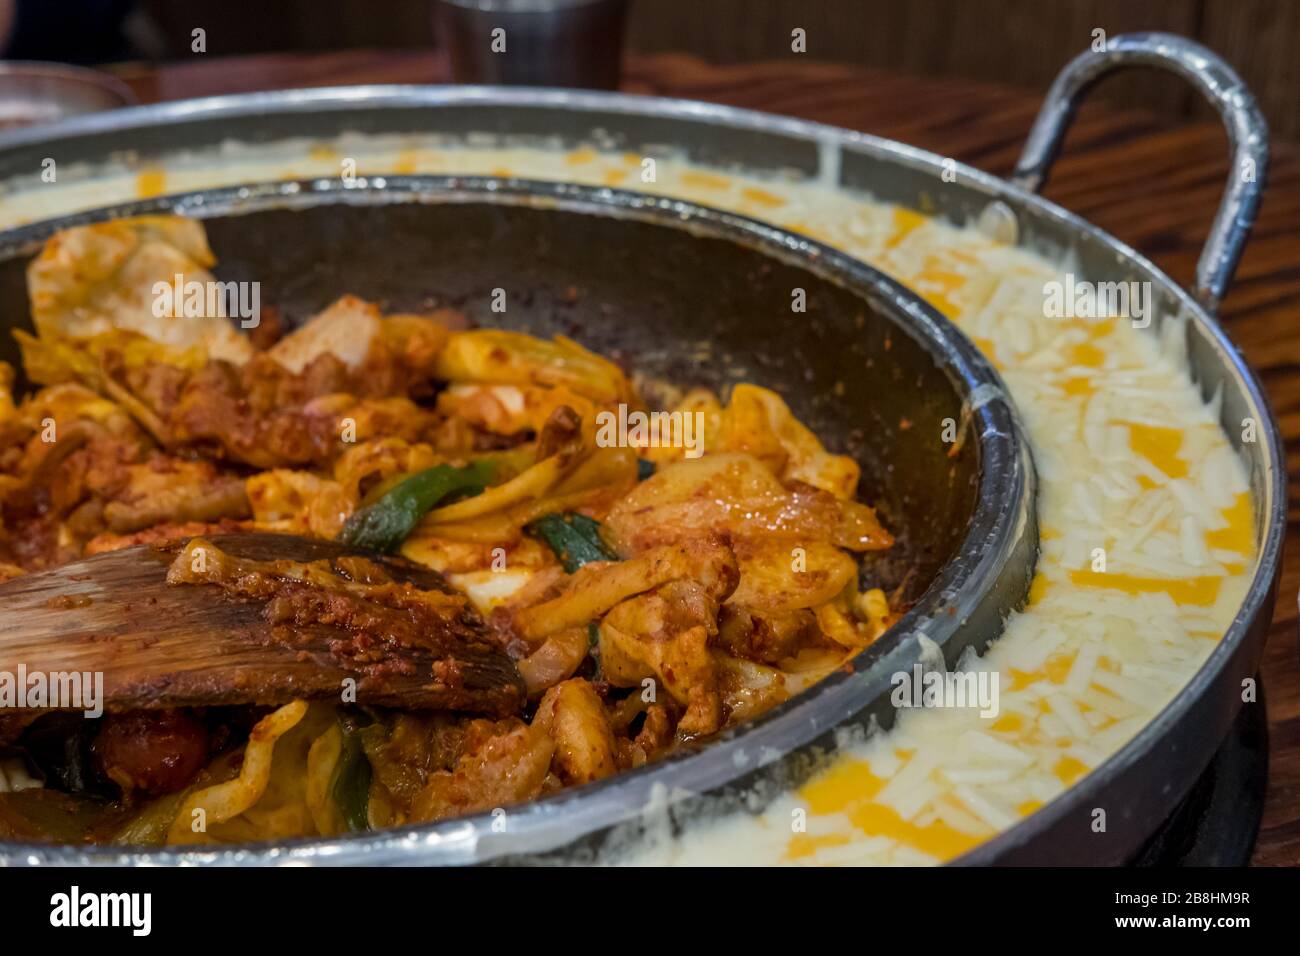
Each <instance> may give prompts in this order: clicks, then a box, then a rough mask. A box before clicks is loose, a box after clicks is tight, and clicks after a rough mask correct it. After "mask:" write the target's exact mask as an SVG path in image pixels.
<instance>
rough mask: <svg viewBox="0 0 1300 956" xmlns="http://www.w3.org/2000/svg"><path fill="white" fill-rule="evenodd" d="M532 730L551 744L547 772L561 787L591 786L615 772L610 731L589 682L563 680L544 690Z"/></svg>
mask: <svg viewBox="0 0 1300 956" xmlns="http://www.w3.org/2000/svg"><path fill="white" fill-rule="evenodd" d="M533 726H534V727H541V728H542V729H544V730H545V731H546V732H547V733H548V734H550V736H551V739H552V740H554V741H555V754H554V756H553V757H552V758H551V768H552V770H553V771H554V772H555V773H556V774H558V775H559V777H560V779H561V780H562V781H563V782H564V783H565V785H567V786H574V785H577V784H582V783H591V782H592V781H593V780H600V779H602V778H604V777H608V776H609V775H610V774H612V773H613V772H614V771H615V770H616V769H617V764H616V762H615V759H614V731H613V730H612V729H611V728H610V725H609V717H608V715H607V714H606V713H605V705H604V704H602V703H601V701H600V698H599V697H598V696H597V695H596V691H595V690H594V689H593V688H592V686H591V684H590V683H589V682H587V681H585V680H581V679H573V680H566V681H564V682H562V683H560V684H556V685H555V686H554V687H552V688H551V689H550V690H548V691H547V692H546V693H545V694H544V695H543V697H542V700H541V703H539V704H538V705H537V715H536V716H535V717H534V718H533Z"/></svg>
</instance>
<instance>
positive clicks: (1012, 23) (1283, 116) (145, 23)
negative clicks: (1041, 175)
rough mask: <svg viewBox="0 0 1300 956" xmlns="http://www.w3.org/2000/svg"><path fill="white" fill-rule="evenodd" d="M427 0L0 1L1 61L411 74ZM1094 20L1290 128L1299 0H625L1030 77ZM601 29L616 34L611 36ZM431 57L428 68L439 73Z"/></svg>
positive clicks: (657, 35)
mask: <svg viewBox="0 0 1300 956" xmlns="http://www.w3.org/2000/svg"><path fill="white" fill-rule="evenodd" d="M461 2H462V3H465V4H472V3H473V2H475V0H461ZM477 2H480V3H489V2H491V0H477ZM497 2H499V3H507V4H509V3H511V2H513V3H515V4H521V3H522V4H524V5H528V4H530V3H531V4H532V5H537V4H538V3H542V4H543V5H545V0H497ZM569 2H570V3H572V0H569ZM561 5H564V4H563V3H562V2H561ZM576 5H578V6H582V5H583V4H582V3H578V4H576ZM434 6H435V4H434V2H433V0H0V38H3V41H2V42H0V51H3V53H2V55H3V56H4V57H5V58H6V59H10V60H14V59H20V60H53V61H61V62H67V63H80V64H110V63H111V64H117V65H118V66H117V68H116V70H115V72H117V73H118V74H119V75H122V76H124V78H126V79H128V81H130V80H131V78H132V77H133V76H136V77H138V76H139V75H140V72H141V71H143V70H146V69H148V68H149V67H151V66H154V65H157V64H165V63H178V62H184V61H187V60H193V59H194V58H195V57H196V56H197V54H196V53H194V52H193V51H192V45H193V42H194V41H193V31H194V30H195V29H196V28H202V30H203V31H204V45H205V48H206V49H205V53H204V55H205V56H207V57H222V56H236V55H248V54H284V53H300V54H301V53H319V52H323V51H342V50H350V51H356V50H372V51H373V50H384V51H393V53H394V55H395V56H396V55H402V56H406V57H407V58H408V59H406V60H405V61H404V62H405V63H406V64H407V67H408V69H406V70H404V71H403V75H402V76H401V77H400V78H401V79H403V80H408V79H409V78H410V77H409V76H408V75H406V74H407V72H409V64H410V60H409V57H410V55H412V54H414V53H415V52H417V51H429V50H435V49H438V48H440V47H442V48H444V55H445V47H446V46H447V42H446V41H447V39H448V38H447V34H448V32H449V29H448V26H447V22H446V20H445V19H444V20H438V18H437V17H435V16H434V15H433V8H434ZM616 6H620V7H621V6H622V4H621V3H618V4H616ZM796 27H797V28H802V29H803V30H804V31H806V48H807V49H806V53H802V54H801V53H796V52H793V51H792V50H791V30H792V29H794V28H796ZM1096 28H1102V29H1105V30H1106V31H1107V33H1108V34H1111V35H1113V34H1117V33H1122V32H1127V31H1133V30H1169V31H1173V32H1176V33H1180V34H1183V35H1185V36H1190V37H1194V38H1196V39H1199V40H1200V41H1201V42H1202V43H1205V44H1206V45H1208V46H1210V47H1211V48H1212V49H1214V50H1216V51H1218V52H1219V53H1220V54H1222V55H1223V56H1224V57H1226V58H1227V59H1228V61H1229V62H1230V63H1232V64H1233V65H1234V66H1235V67H1236V68H1237V69H1238V70H1239V71H1240V72H1241V73H1242V74H1243V76H1244V77H1245V79H1246V81H1247V83H1249V84H1250V85H1251V87H1252V88H1253V89H1254V91H1255V93H1256V94H1257V96H1258V97H1259V99H1260V102H1261V105H1262V107H1263V110H1264V112H1265V114H1266V116H1267V117H1268V120H1269V122H1270V124H1271V126H1272V128H1273V131H1274V134H1275V135H1276V136H1277V137H1278V138H1283V139H1291V140H1296V139H1300V57H1297V56H1296V52H1295V46H1296V42H1297V40H1300V2H1288V0H631V2H630V3H628V4H627V5H626V27H625V32H624V37H625V39H624V49H625V51H626V52H627V53H629V54H632V55H635V54H639V53H662V52H667V51H672V52H678V53H684V54H690V55H693V56H697V57H700V58H703V59H705V60H708V61H712V62H716V63H737V62H750V61H761V60H792V59H796V58H799V57H803V58H804V59H816V60H821V61H832V62H842V63H851V64H854V65H858V66H867V67H875V68H880V69H892V70H900V71H904V72H909V73H916V74H925V75H932V76H944V77H952V78H959V79H961V78H964V79H973V80H980V81H985V82H994V83H1004V84H1011V85H1016V86H1020V87H1025V88H1029V89H1033V90H1038V91H1041V90H1042V89H1044V88H1045V87H1046V86H1047V84H1048V83H1049V82H1050V81H1051V78H1052V76H1053V75H1054V74H1055V72H1056V71H1057V70H1058V69H1059V68H1060V66H1061V65H1062V64H1063V63H1065V62H1066V61H1067V60H1068V59H1069V57H1070V56H1071V55H1073V54H1074V53H1077V52H1079V51H1080V50H1082V49H1084V48H1085V47H1086V46H1087V45H1088V44H1089V43H1090V42H1091V39H1092V31H1093V30H1094V29H1096ZM606 32H608V30H606ZM598 42H601V43H603V44H605V46H606V47H609V48H611V49H612V51H614V52H616V51H617V49H618V47H617V38H616V37H615V38H609V37H604V38H602V39H601V40H600V41H598ZM322 62H328V61H322ZM433 72H434V71H433V70H430V74H431V75H429V77H428V79H429V81H440V80H443V79H445V77H444V76H437V75H433ZM371 79H373V77H371ZM350 81H351V79H350V78H349V77H346V76H341V77H339V78H338V79H337V80H335V81H334V82H350ZM327 82H331V80H330V77H329V76H328V75H325V76H320V77H312V78H311V85H322V84H324V83H327ZM230 83H231V90H232V91H235V90H238V89H243V88H246V86H244V85H241V83H240V78H239V77H238V76H237V75H232V76H231V77H230ZM291 85H307V84H305V83H303V82H302V81H301V80H299V81H298V82H296V83H294V84H291ZM592 85H599V84H592ZM203 92H209V90H204V91H203ZM1099 93H1100V95H1101V97H1102V98H1103V99H1106V98H1109V99H1111V100H1112V101H1114V102H1120V103H1123V104H1124V105H1127V106H1139V107H1148V108H1150V109H1153V110H1155V111H1158V112H1160V113H1161V114H1162V115H1164V116H1166V117H1170V118H1176V117H1180V116H1185V117H1200V116H1202V115H1203V114H1204V110H1205V108H1204V107H1203V106H1202V105H1200V104H1199V102H1197V99H1196V97H1195V95H1194V94H1193V93H1192V91H1191V90H1190V89H1189V88H1188V87H1187V86H1186V85H1184V84H1180V83H1179V82H1177V81H1176V80H1174V79H1172V78H1170V77H1153V76H1151V75H1150V74H1139V75H1137V76H1121V77H1118V78H1116V79H1114V80H1110V81H1107V83H1106V85H1105V86H1104V87H1103V88H1102V89H1101V90H1100V91H1099ZM160 95H167V91H162V93H161V94H160Z"/></svg>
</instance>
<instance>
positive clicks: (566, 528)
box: [526, 512, 618, 574]
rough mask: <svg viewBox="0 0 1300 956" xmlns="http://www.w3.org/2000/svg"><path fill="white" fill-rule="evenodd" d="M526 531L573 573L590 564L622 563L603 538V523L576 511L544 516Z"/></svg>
mask: <svg viewBox="0 0 1300 956" xmlns="http://www.w3.org/2000/svg"><path fill="white" fill-rule="evenodd" d="M526 529H527V530H528V532H529V533H530V534H534V535H536V536H537V537H539V538H541V539H542V540H543V541H545V542H546V544H547V546H548V547H549V548H550V549H551V550H552V551H554V552H555V556H556V557H557V558H559V559H560V561H562V562H563V563H564V570H565V571H566V572H568V573H569V574H572V573H573V572H574V571H576V570H578V568H580V567H582V566H583V565H584V564H586V563H587V562H588V561H617V560H618V555H617V554H615V553H614V552H613V551H611V550H610V549H609V546H608V545H607V544H605V542H604V541H602V540H601V538H600V522H599V521H596V520H595V519H593V518H588V517H587V516H586V515H580V514H574V513H573V512H567V513H565V514H562V515H561V514H550V515H544V516H542V517H541V518H538V519H537V520H536V521H533V522H531V523H529V524H528V525H527V526H526Z"/></svg>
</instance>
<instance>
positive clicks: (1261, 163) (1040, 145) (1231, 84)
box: [1011, 33, 1268, 313]
mask: <svg viewBox="0 0 1300 956" xmlns="http://www.w3.org/2000/svg"><path fill="white" fill-rule="evenodd" d="M1130 66H1149V67H1157V68H1159V69H1162V70H1168V71H1169V72H1170V73H1174V74H1176V75H1178V76H1180V77H1182V78H1183V79H1185V80H1187V81H1188V82H1189V83H1191V84H1192V85H1193V86H1194V87H1196V89H1197V90H1199V91H1200V93H1201V95H1203V96H1204V97H1205V98H1206V99H1207V100H1209V101H1210V103H1211V105H1213V106H1214V108H1215V109H1216V110H1218V111H1219V115H1220V116H1221V117H1222V118H1223V124H1224V126H1226V127H1227V130H1228V145H1229V147H1230V149H1231V150H1232V168H1231V169H1230V170H1229V171H1228V185H1227V188H1226V189H1225V190H1224V194H1223V200H1222V201H1221V202H1220V203H1219V211H1218V213H1216V214H1215V217H1214V224H1213V225H1212V226H1211V227H1210V235H1209V237H1208V238H1207V239H1206V240H1205V246H1204V247H1203V248H1202V250H1201V258H1200V260H1199V261H1198V262H1197V263H1196V288H1195V290H1194V293H1195V295H1196V298H1197V299H1198V300H1199V301H1200V303H1201V304H1202V305H1203V306H1205V308H1206V309H1207V310H1209V311H1210V312H1211V313H1214V312H1216V311H1217V310H1218V306H1219V301H1220V300H1221V299H1222V298H1223V296H1224V294H1225V293H1226V292H1227V291H1228V285H1229V283H1231V282H1232V275H1233V273H1234V272H1235V271H1236V268H1237V261H1238V260H1239V259H1240V258H1241V253H1242V250H1243V249H1244V247H1245V245H1246V239H1247V237H1248V236H1249V235H1250V227H1251V226H1252V225H1254V223H1255V215H1256V214H1257V213H1258V211H1259V200H1260V195H1261V194H1262V193H1263V191H1264V179H1265V175H1266V172H1267V169H1268V124H1267V123H1265V121H1264V117H1263V115H1262V114H1261V113H1260V111H1259V107H1258V106H1256V105H1255V97H1254V95H1253V94H1252V93H1251V92H1250V90H1249V89H1248V88H1247V87H1246V84H1244V83H1243V82H1242V81H1241V77H1239V76H1238V75H1237V73H1236V71H1234V70H1233V69H1232V67H1230V66H1229V65H1228V64H1227V63H1226V62H1224V60H1223V59H1222V58H1221V57H1219V56H1218V55H1217V54H1216V53H1213V52H1211V51H1210V50H1208V49H1206V48H1205V47H1203V46H1201V45H1200V44H1199V43H1194V42H1192V41H1191V40H1188V39H1185V38H1183V37H1179V36H1174V35H1173V34H1170V33H1126V34H1123V35H1121V36H1117V37H1114V38H1113V39H1109V40H1107V41H1106V44H1105V49H1104V50H1101V51H1097V50H1088V51H1087V52H1084V53H1081V54H1079V55H1078V56H1076V57H1075V58H1074V59H1073V60H1071V61H1070V62H1069V63H1068V64H1066V66H1065V69H1063V70H1061V72H1060V73H1059V74H1058V75H1057V77H1056V79H1055V81H1053V83H1052V87H1051V89H1050V90H1048V91H1047V98H1046V99H1045V100H1044V101H1043V105H1042V107H1041V108H1040V109H1039V111H1038V116H1037V118H1036V119H1035V120H1034V125H1033V127H1032V128H1031V129H1030V130H1029V137H1028V138H1027V139H1026V140H1025V148H1024V150H1023V151H1022V152H1021V154H1020V160H1019V162H1017V163H1016V169H1015V172H1014V173H1013V174H1012V177H1011V181H1012V182H1014V183H1015V184H1016V185H1017V186H1020V187H1022V188H1024V189H1027V190H1029V191H1030V192H1037V191H1038V190H1039V189H1041V188H1042V186H1043V184H1044V183H1045V182H1047V177H1048V174H1049V173H1050V172H1051V168H1052V162H1053V161H1054V160H1055V159H1056V155H1057V153H1058V152H1059V151H1060V148H1061V142H1062V140H1064V139H1065V131H1066V129H1067V128H1068V127H1069V125H1070V120H1071V119H1073V117H1074V111H1075V109H1076V107H1077V106H1078V105H1079V101H1080V100H1081V99H1082V98H1083V96H1084V94H1085V93H1087V91H1088V89H1089V88H1090V87H1091V86H1092V85H1093V84H1094V83H1096V82H1097V80H1099V79H1101V78H1102V77H1103V76H1105V75H1106V74H1108V73H1111V72H1113V71H1115V70H1118V69H1123V68H1126V67H1130Z"/></svg>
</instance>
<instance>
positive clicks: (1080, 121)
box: [117, 51, 1300, 866]
mask: <svg viewBox="0 0 1300 956" xmlns="http://www.w3.org/2000/svg"><path fill="white" fill-rule="evenodd" d="M117 72H118V73H119V75H121V76H122V77H123V78H124V79H126V80H127V81H128V82H129V83H130V84H131V85H132V86H133V87H134V88H135V89H136V91H137V93H138V94H139V95H140V97H141V99H143V100H146V101H151V100H159V99H179V98H184V97H190V96H205V95H210V94H215V93H233V92H244V91H250V90H262V89H277V88H285V87H304V86H332V85H338V84H348V83H437V82H444V81H445V80H446V77H447V70H446V61H445V59H444V58H442V57H441V56H439V55H438V54H436V53H433V52H429V53H411V52H401V53H394V52H385V53H371V52H366V51H356V52H346V53H331V54H313V55H270V56H258V57H244V58H239V59H238V60H237V61H233V62H232V61H231V60H220V59H215V58H199V57H196V58H195V59H194V60H193V61H189V62H186V63H181V64H175V65H169V66H165V67H163V68H161V69H157V70H153V69H148V68H144V67H136V66H132V65H124V66H122V67H119V68H118V69H117ZM624 87H625V88H626V89H627V90H629V91H631V92H635V93H655V94H662V95H666V96H679V97H688V98H691V99H700V100H713V101H716V102H719V103H727V104H731V105H734V106H743V107H750V108H754V109H761V110H767V111H769V112H773V113H784V114H788V115H791V116H798V117H802V118H804V119H810V120H819V121H821V122H824V123H833V124H835V125H837V126H843V127H847V128H849V129H856V130H863V131H865V132H868V133H874V134H876V135H879V136H886V137H890V138H892V139H898V140H901V141H903V142H905V143H910V144H912V145H915V146H920V147H922V148H924V149H928V150H932V151H934V152H936V153H939V154H941V155H943V156H951V157H953V158H955V159H958V160H960V161H963V162H967V163H971V164H972V165H975V166H978V167H980V168H981V169H985V170H987V171H989V172H991V173H994V174H996V175H1000V176H1005V175H1007V174H1008V173H1009V172H1010V171H1011V168H1012V166H1013V165H1014V163H1015V159H1016V156H1017V154H1018V153H1019V150H1020V146H1021V143H1022V141H1023V139H1024V135H1025V132H1026V130H1028V129H1029V125H1030V122H1031V120H1032V119H1033V117H1034V114H1035V112H1036V111H1037V108H1038V103H1039V98H1040V96H1041V94H1042V91H1041V90H1022V89H1014V88H1005V87H996V86H989V85H979V84H973V83H969V82H964V81H960V80H951V79H936V78H931V77H916V76H904V75H901V74H896V73H885V72H880V71H872V70H866V69H860V68H857V67H850V66H842V65H835V64H827V63H818V62H816V61H809V62H807V63H792V62H788V61H782V62H779V63H777V62H772V63H764V64H745V65H737V66H725V67H724V66H713V65H709V64H706V63H704V62H702V61H700V60H698V59H695V58H693V57H687V56H682V55H677V54H656V55H651V56H632V57H630V58H629V59H628V62H627V66H626V70H625V79H624ZM1227 174H1228V152H1227V141H1226V137H1225V135H1224V132H1223V130H1222V128H1221V127H1220V126H1219V125H1218V124H1217V123H1196V124H1180V123H1170V122H1167V121H1165V120H1162V119H1161V118H1160V117H1158V116H1153V115H1150V114H1147V113H1142V112H1136V111H1124V110H1121V109H1117V108H1115V107H1114V106H1101V105H1085V106H1084V108H1083V109H1082V110H1081V111H1080V114H1079V116H1078V118H1077V119H1076V121H1075V124H1074V127H1073V129H1072V131H1071V133H1070V136H1069V138H1068V140H1067V141H1066V145H1065V150H1064V152H1063V154H1062V157H1061V159H1060V160H1059V161H1058V162H1057V164H1056V168H1055V174H1054V177H1053V180H1052V182H1051V183H1050V184H1049V186H1048V187H1047V189H1046V194H1047V196H1048V197H1049V198H1051V199H1053V200H1055V201H1056V202H1058V203H1060V204H1061V205H1063V206H1065V207H1066V208H1067V209H1071V210H1073V211H1074V212H1076V213H1079V214H1080V215H1082V216H1084V217H1085V218H1087V219H1089V220H1091V221H1092V222H1094V223H1096V224H1098V225H1099V226H1101V227H1102V228H1103V229H1105V230H1107V231H1108V232H1110V233H1112V234H1114V235H1116V236H1118V237H1119V238H1120V239H1122V240H1124V241H1126V242H1128V243H1130V244H1131V245H1133V246H1134V247H1135V248H1137V249H1138V250H1139V251H1141V252H1143V253H1144V254H1146V255H1148V256H1149V257H1151V258H1152V259H1153V260H1154V261H1155V262H1156V264H1157V265H1159V266H1160V267H1161V268H1162V269H1163V270H1164V271H1165V272H1167V273H1168V274H1169V275H1170V276H1172V277H1173V278H1174V279H1175V280H1177V281H1178V282H1180V283H1183V284H1188V283H1190V282H1191V280H1192V276H1193V272H1194V270H1195V264H1196V259H1197V256H1198V255H1199V253H1200V249H1201V243H1202V242H1203V241H1204V238H1205V234H1206V231H1207V230H1208V229H1209V226H1210V221H1211V219H1212V218H1213V216H1214V212H1215V209H1216V207H1217V205H1218V202H1219V196H1220V192H1221V191H1222V189H1223V184H1224V181H1225V179H1226V177H1227ZM1298 224H1300V149H1297V148H1296V147H1294V146H1292V145H1291V144H1289V143H1274V145H1273V161H1272V168H1271V171H1270V174H1269V184H1268V191H1267V194H1266V196H1265V199H1264V204H1263V209H1262V212H1261V215H1260V218H1259V222H1258V224H1257V225H1256V226H1255V230H1254V233H1253V236H1252V238H1251V241H1250V245H1249V247H1248V248H1247V251H1246V255H1245V258H1244V259H1243V260H1242V263H1241V266H1240V267H1239V269H1238V270H1237V279H1236V282H1235V283H1234V284H1233V286H1232V289H1231V291H1230V292H1229V294H1228V296H1227V298H1226V299H1225V300H1224V303H1223V309H1222V319H1223V322H1224V324H1225V325H1226V326H1227V329H1228V331H1229V333H1230V334H1231V336H1232V338H1233V340H1234V341H1235V342H1236V343H1237V344H1238V345H1239V346H1240V347H1241V349H1242V350H1243V352H1244V353H1245V355H1246V357H1247V359H1248V360H1249V361H1250V362H1251V364H1252V365H1253V366H1254V367H1255V368H1256V369H1257V370H1258V372H1259V374H1260V376H1261V378H1262V379H1263V382H1264V386H1265V388H1266V389H1267V391H1268V393H1269V397H1270V399H1271V401H1272V403H1273V410H1274V412H1275V413H1276V414H1277V416H1278V420H1279V421H1280V422H1281V427H1282V432H1283V435H1284V437H1285V439H1286V449H1287V466H1288V472H1289V474H1290V476H1291V486H1292V490H1291V492H1290V495H1289V498H1290V502H1289V507H1288V525H1289V527H1290V528H1295V527H1296V524H1297V521H1300V511H1298V510H1297V508H1298V507H1300V502H1298V501H1297V493H1296V490H1295V488H1296V480H1297V476H1298V470H1300V225H1298ZM1298 588H1300V533H1296V534H1290V535H1288V538H1287V546H1286V557H1285V562H1284V568H1283V575H1282V586H1281V591H1280V593H1279V598H1278V606H1277V610H1276V612H1275V615H1274V624H1273V629H1272V632H1271V634H1270V637H1269V642H1268V646H1267V648H1266V651H1265V657H1264V664H1263V669H1262V670H1263V678H1264V686H1265V691H1266V695H1267V707H1268V716H1269V735H1270V745H1269V746H1270V766H1269V789H1268V795H1267V802H1266V806H1265V811H1264V820H1263V824H1262V827H1261V830H1260V836H1259V843H1258V845H1257V847H1256V850H1255V857H1254V862H1255V863H1257V864H1264V865H1293V866H1294V865H1300V666H1298V663H1300V662H1298V659H1297V645H1296V636H1297V608H1296V594H1297V589H1298Z"/></svg>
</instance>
